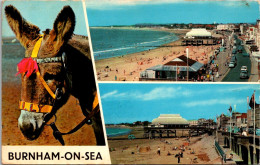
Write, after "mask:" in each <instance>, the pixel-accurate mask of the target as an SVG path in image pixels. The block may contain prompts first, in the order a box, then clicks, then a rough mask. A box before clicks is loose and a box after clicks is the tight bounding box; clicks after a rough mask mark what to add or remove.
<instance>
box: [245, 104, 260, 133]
mask: <svg viewBox="0 0 260 165" xmlns="http://www.w3.org/2000/svg"><path fill="white" fill-rule="evenodd" d="M255 114H256V116H255V123H256V128H260V108H256V109H255ZM253 126H254V109H249V110H247V127H248V128H249V127H253Z"/></svg>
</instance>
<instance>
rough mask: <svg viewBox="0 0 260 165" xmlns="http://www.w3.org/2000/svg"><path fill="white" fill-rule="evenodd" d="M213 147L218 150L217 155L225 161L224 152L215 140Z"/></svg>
mask: <svg viewBox="0 0 260 165" xmlns="http://www.w3.org/2000/svg"><path fill="white" fill-rule="evenodd" d="M215 148H216V150H217V151H218V153H219V155H220V156H221V157H222V159H223V160H224V161H225V162H226V154H225V152H224V151H223V150H222V148H221V147H220V145H219V144H218V142H217V141H215Z"/></svg>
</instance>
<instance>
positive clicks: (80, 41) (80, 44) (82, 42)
mask: <svg viewBox="0 0 260 165" xmlns="http://www.w3.org/2000/svg"><path fill="white" fill-rule="evenodd" d="M68 45H70V46H72V47H74V48H76V49H77V50H78V51H80V52H81V53H82V54H84V55H85V56H86V57H88V59H89V60H91V56H90V49H89V42H88V37H86V36H81V35H77V34H73V36H72V37H71V39H70V40H69V41H68Z"/></svg>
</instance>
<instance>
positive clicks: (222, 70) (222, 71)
mask: <svg viewBox="0 0 260 165" xmlns="http://www.w3.org/2000/svg"><path fill="white" fill-rule="evenodd" d="M230 53H231V50H230V49H226V50H225V51H222V52H220V53H219V54H218V56H217V59H215V62H216V63H217V64H218V66H219V67H218V68H219V69H218V73H219V77H215V81H217V82H220V81H222V79H223V78H224V77H225V76H226V74H227V73H228V72H229V70H230V69H229V67H228V65H226V62H227V59H228V55H229V54H230ZM215 74H216V73H215Z"/></svg>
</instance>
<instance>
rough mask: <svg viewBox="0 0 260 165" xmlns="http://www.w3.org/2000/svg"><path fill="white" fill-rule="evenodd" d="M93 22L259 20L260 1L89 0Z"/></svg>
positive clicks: (230, 21)
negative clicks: (259, 2) (259, 3)
mask: <svg viewBox="0 0 260 165" xmlns="http://www.w3.org/2000/svg"><path fill="white" fill-rule="evenodd" d="M86 2H87V14H88V21H89V25H90V26H110V25H134V24H138V23H155V24H159V23H214V22H216V23H241V22H243V23H255V22H256V19H258V18H259V5H258V2H257V1H254V0H251V1H246V0H243V1H236V0H225V1H216V0H215V1H213V0H211V1H197V0H189V1H187V0H160V1H159V0H99V1H96V0H87V1H86Z"/></svg>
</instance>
